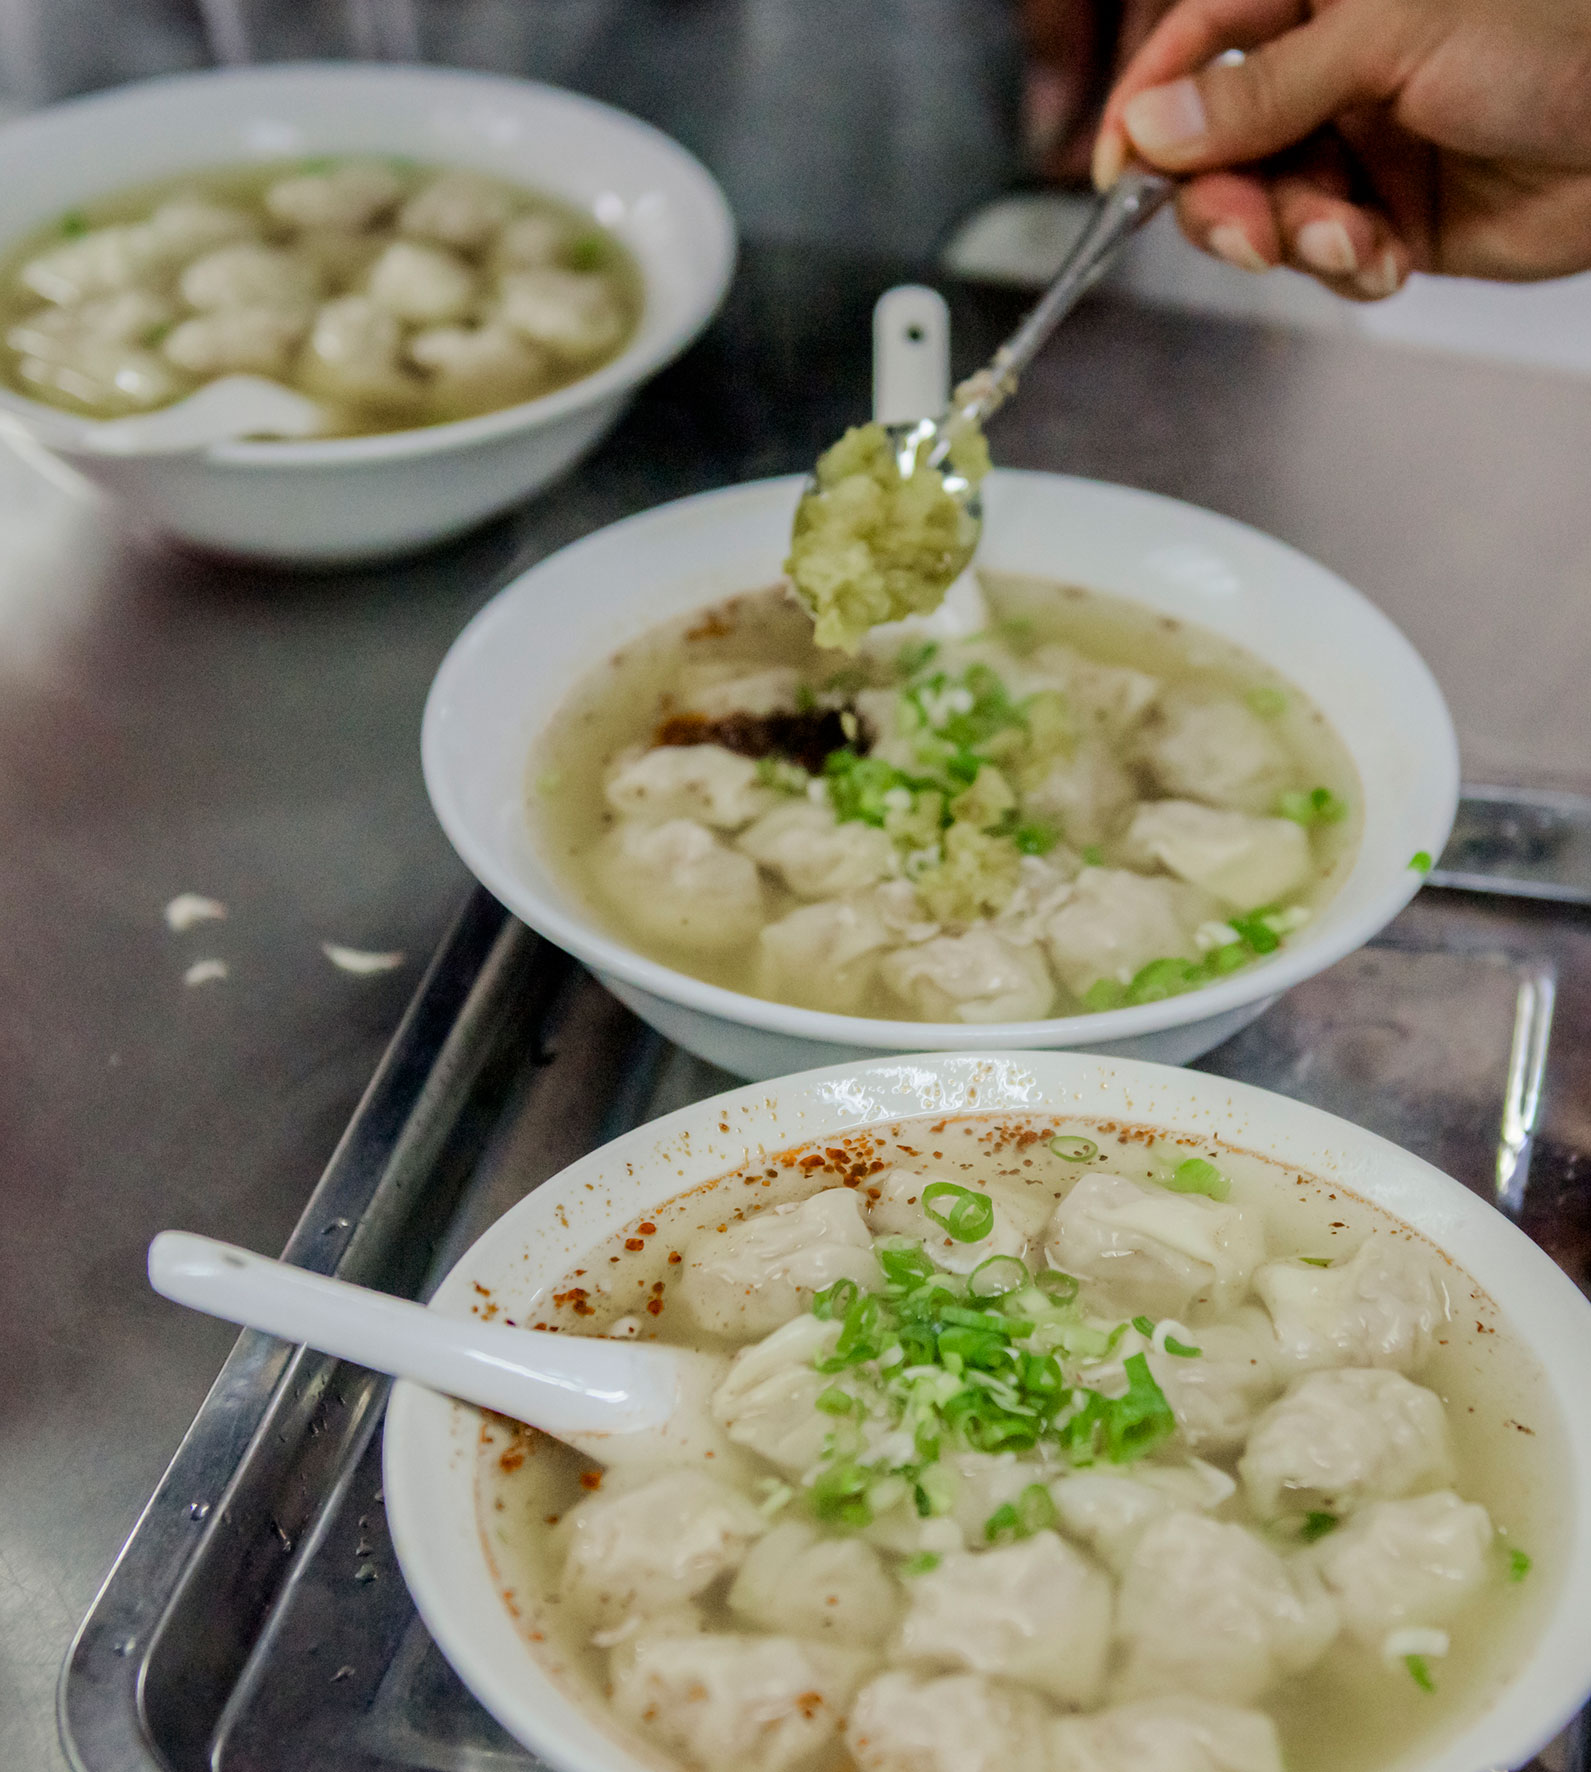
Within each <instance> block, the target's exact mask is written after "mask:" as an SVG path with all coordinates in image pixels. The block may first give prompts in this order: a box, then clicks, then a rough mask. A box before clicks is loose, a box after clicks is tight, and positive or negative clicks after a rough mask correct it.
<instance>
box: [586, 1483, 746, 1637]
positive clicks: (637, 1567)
mask: <svg viewBox="0 0 1591 1772" xmlns="http://www.w3.org/2000/svg"><path fill="white" fill-rule="evenodd" d="M766 1525H767V1522H766V1521H765V1520H764V1519H763V1517H762V1515H761V1514H760V1513H758V1511H757V1510H756V1508H755V1507H754V1506H753V1505H752V1504H751V1502H749V1501H748V1500H747V1499H746V1497H745V1496H744V1495H741V1494H739V1493H738V1492H737V1491H736V1490H734V1489H732V1488H730V1487H729V1485H728V1484H727V1483H721V1482H719V1481H718V1480H717V1478H716V1477H712V1476H709V1475H708V1473H707V1472H706V1471H704V1470H694V1469H691V1468H690V1467H689V1466H685V1465H681V1466H678V1467H674V1468H669V1469H665V1470H661V1471H657V1472H655V1473H650V1474H649V1473H645V1472H636V1473H633V1474H631V1475H630V1477H629V1480H627V1481H626V1480H624V1479H621V1478H618V1477H614V1476H610V1477H609V1478H608V1479H607V1482H606V1483H605V1484H604V1485H603V1487H602V1488H601V1489H598V1490H596V1491H595V1492H594V1493H593V1494H591V1495H588V1496H586V1497H585V1498H584V1499H583V1500H581V1501H579V1502H577V1503H576V1504H575V1506H574V1507H572V1508H571V1509H570V1510H569V1512H568V1513H567V1514H566V1515H565V1516H564V1519H563V1525H562V1532H563V1535H564V1536H565V1538H566V1540H567V1543H568V1547H569V1548H568V1552H567V1554H566V1556H565V1558H564V1565H563V1572H562V1574H561V1575H560V1577H559V1581H558V1592H559V1595H560V1597H561V1599H562V1600H563V1601H564V1603H565V1604H566V1605H568V1606H569V1607H571V1608H572V1609H573V1610H574V1611H576V1612H578V1613H579V1614H580V1615H581V1617H583V1618H586V1619H589V1620H590V1621H591V1622H592V1623H593V1624H595V1625H597V1626H605V1625H614V1624H618V1623H620V1622H621V1621H622V1620H624V1619H626V1618H632V1617H636V1616H645V1615H646V1614H648V1613H655V1612H661V1611H663V1610H665V1609H666V1608H668V1607H670V1606H677V1605H679V1604H681V1602H683V1601H685V1600H689V1599H693V1598H694V1597H695V1596H696V1595H697V1594H699V1593H700V1592H701V1591H702V1589H703V1588H705V1587H708V1586H710V1585H711V1583H712V1582H714V1581H715V1580H717V1578H718V1577H719V1576H720V1575H722V1574H724V1573H725V1572H726V1571H727V1570H731V1569H734V1568H737V1567H738V1566H739V1564H740V1561H741V1559H742V1558H743V1557H744V1556H745V1554H746V1551H747V1549H748V1547H749V1546H750V1544H751V1542H752V1540H753V1539H755V1538H757V1537H760V1536H761V1534H762V1532H763V1530H764V1528H765V1527H766Z"/></svg>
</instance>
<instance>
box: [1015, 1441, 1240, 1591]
mask: <svg viewBox="0 0 1591 1772" xmlns="http://www.w3.org/2000/svg"><path fill="white" fill-rule="evenodd" d="M1236 1488H1237V1484H1236V1483H1234V1482H1233V1481H1232V1479H1231V1478H1230V1477H1229V1476H1227V1474H1226V1472H1225V1471H1220V1470H1217V1469H1216V1468H1215V1466H1214V1465H1210V1464H1203V1463H1201V1462H1200V1461H1198V1460H1194V1462H1193V1463H1191V1464H1189V1465H1183V1466H1178V1465H1171V1466H1156V1465H1146V1466H1143V1467H1141V1468H1140V1469H1139V1470H1137V1471H1136V1472H1133V1473H1129V1472H1127V1471H1115V1470H1101V1469H1094V1470H1079V1471H1073V1472H1072V1473H1071V1474H1070V1475H1068V1476H1064V1477H1058V1478H1056V1479H1055V1481H1054V1482H1052V1483H1051V1484H1050V1495H1051V1497H1052V1498H1053V1499H1054V1502H1055V1511H1056V1513H1057V1514H1058V1515H1059V1517H1060V1522H1061V1525H1062V1526H1063V1527H1064V1528H1065V1529H1066V1532H1067V1533H1068V1535H1069V1536H1070V1537H1072V1538H1076V1539H1079V1540H1081V1541H1082V1543H1083V1544H1085V1545H1087V1547H1088V1548H1089V1549H1090V1550H1091V1551H1093V1553H1094V1554H1095V1555H1096V1556H1097V1557H1098V1558H1099V1559H1100V1561H1101V1562H1102V1563H1104V1564H1105V1565H1106V1566H1107V1567H1108V1568H1110V1569H1111V1570H1113V1571H1114V1572H1115V1573H1116V1574H1117V1575H1119V1574H1120V1573H1121V1572H1122V1570H1123V1569H1125V1568H1126V1566H1127V1564H1128V1562H1129V1561H1130V1560H1131V1558H1132V1553H1133V1551H1134V1550H1135V1549H1136V1548H1137V1545H1138V1540H1139V1539H1140V1538H1142V1537H1143V1535H1144V1533H1145V1532H1146V1531H1147V1530H1148V1529H1149V1527H1150V1526H1152V1525H1153V1524H1154V1523H1155V1521H1156V1520H1162V1519H1164V1518H1165V1517H1166V1516H1167V1515H1168V1514H1176V1513H1200V1512H1207V1511H1213V1510H1214V1509H1215V1508H1218V1507H1220V1506H1221V1504H1222V1503H1223V1502H1224V1501H1226V1500H1228V1499H1229V1498H1230V1497H1231V1495H1232V1494H1233V1492H1234V1491H1235V1490H1236Z"/></svg>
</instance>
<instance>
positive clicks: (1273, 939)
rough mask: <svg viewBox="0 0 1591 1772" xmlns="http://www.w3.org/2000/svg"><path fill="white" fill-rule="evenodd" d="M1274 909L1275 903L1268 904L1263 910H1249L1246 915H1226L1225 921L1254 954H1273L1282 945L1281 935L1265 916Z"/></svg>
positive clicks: (1272, 912)
mask: <svg viewBox="0 0 1591 1772" xmlns="http://www.w3.org/2000/svg"><path fill="white" fill-rule="evenodd" d="M1276 909H1277V907H1276V906H1275V905H1268V906H1266V908H1265V909H1264V910H1258V911H1250V912H1249V914H1248V915H1247V916H1246V917H1228V918H1227V922H1228V924H1229V925H1230V926H1231V927H1232V928H1233V929H1235V930H1236V931H1237V932H1238V935H1239V936H1240V937H1241V938H1242V939H1243V940H1244V941H1245V942H1247V943H1248V945H1249V946H1250V947H1251V948H1252V949H1253V950H1254V952H1255V953H1256V954H1274V953H1275V952H1276V950H1277V949H1278V948H1279V947H1280V946H1281V945H1282V942H1281V937H1280V936H1279V935H1278V934H1277V933H1276V931H1275V930H1274V929H1272V928H1271V926H1270V924H1269V923H1267V922H1266V921H1265V918H1266V916H1267V915H1268V914H1274V912H1275V911H1276Z"/></svg>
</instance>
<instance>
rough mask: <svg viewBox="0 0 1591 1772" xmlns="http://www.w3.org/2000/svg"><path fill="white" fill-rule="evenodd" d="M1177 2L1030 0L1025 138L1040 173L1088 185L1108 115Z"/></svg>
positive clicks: (1025, 9) (1025, 10)
mask: <svg viewBox="0 0 1591 1772" xmlns="http://www.w3.org/2000/svg"><path fill="white" fill-rule="evenodd" d="M1171 5H1172V0H1022V27H1023V35H1024V37H1025V39H1026V43H1027V51H1028V59H1027V70H1026V77H1025V84H1024V88H1023V98H1022V104H1023V118H1022V122H1023V134H1024V137H1025V139H1026V143H1027V149H1028V153H1029V155H1030V157H1031V159H1032V161H1033V163H1034V170H1035V171H1037V172H1039V173H1041V174H1043V176H1045V177H1046V178H1052V179H1057V180H1059V181H1060V182H1061V183H1063V184H1081V183H1084V182H1086V180H1087V178H1088V172H1089V156H1090V153H1091V151H1092V149H1093V145H1094V131H1095V129H1096V127H1097V126H1098V121H1099V113H1100V107H1101V106H1102V105H1103V104H1104V102H1105V95H1106V93H1108V92H1109V91H1110V88H1111V84H1112V82H1113V81H1114V80H1115V79H1116V78H1117V76H1118V75H1119V74H1120V73H1121V72H1122V71H1123V69H1124V68H1125V67H1126V66H1127V63H1128V62H1129V60H1131V58H1132V56H1133V54H1134V53H1135V52H1136V51H1137V50H1138V49H1139V48H1141V47H1142V45H1143V43H1144V41H1145V39H1146V38H1147V37H1148V35H1149V33H1150V32H1151V31H1152V30H1153V29H1154V27H1155V25H1156V24H1157V23H1159V21H1160V19H1161V18H1162V16H1163V15H1164V14H1165V13H1166V12H1167V11H1168V10H1169V9H1170V7H1171Z"/></svg>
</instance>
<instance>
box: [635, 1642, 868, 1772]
mask: <svg viewBox="0 0 1591 1772" xmlns="http://www.w3.org/2000/svg"><path fill="white" fill-rule="evenodd" d="M869 1666H870V1658H869V1657H867V1656H865V1655H863V1654H861V1653H859V1652H858V1651H857V1650H855V1649H848V1648H842V1647H841V1646H840V1645H839V1644H830V1643H811V1642H803V1641H802V1640H801V1639H800V1638H799V1637H754V1636H712V1635H703V1636H683V1637H649V1638H647V1639H646V1640H644V1641H642V1642H641V1643H640V1644H639V1645H637V1647H636V1649H635V1650H634V1652H633V1654H631V1655H628V1656H626V1657H625V1658H624V1660H623V1662H622V1663H620V1662H619V1661H618V1658H615V1667H614V1677H613V1708H614V1710H615V1711H617V1712H618V1714H619V1716H620V1717H621V1718H623V1720H624V1721H625V1722H627V1723H630V1724H632V1725H634V1726H635V1727H637V1728H640V1729H642V1730H644V1731H645V1732H646V1733H647V1734H649V1735H652V1736H654V1737H655V1738H656V1739H658V1740H659V1741H661V1742H663V1743H664V1745H665V1746H667V1747H669V1748H671V1749H673V1750H674V1751H675V1752H677V1753H680V1754H683V1755H685V1756H686V1757H687V1758H688V1759H689V1760H690V1761H691V1762H692V1763H693V1764H695V1765H698V1766H702V1767H704V1768H706V1772H785V1768H787V1767H791V1766H796V1765H803V1764H805V1763H807V1762H808V1761H810V1760H812V1759H814V1758H815V1757H816V1756H817V1754H818V1753H819V1752H820V1751H821V1750H822V1749H823V1748H824V1747H826V1746H827V1744H828V1743H829V1742H830V1741H831V1740H833V1738H834V1737H835V1736H836V1735H837V1734H838V1733H839V1729H840V1724H841V1722H842V1720H843V1718H844V1716H845V1712H846V1709H847V1707H848V1705H849V1704H850V1700H851V1694H852V1693H853V1692H855V1690H856V1688H857V1687H858V1686H859V1685H860V1684H861V1682H862V1680H863V1678H864V1677H865V1676H866V1674H867V1673H868V1671H869Z"/></svg>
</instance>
